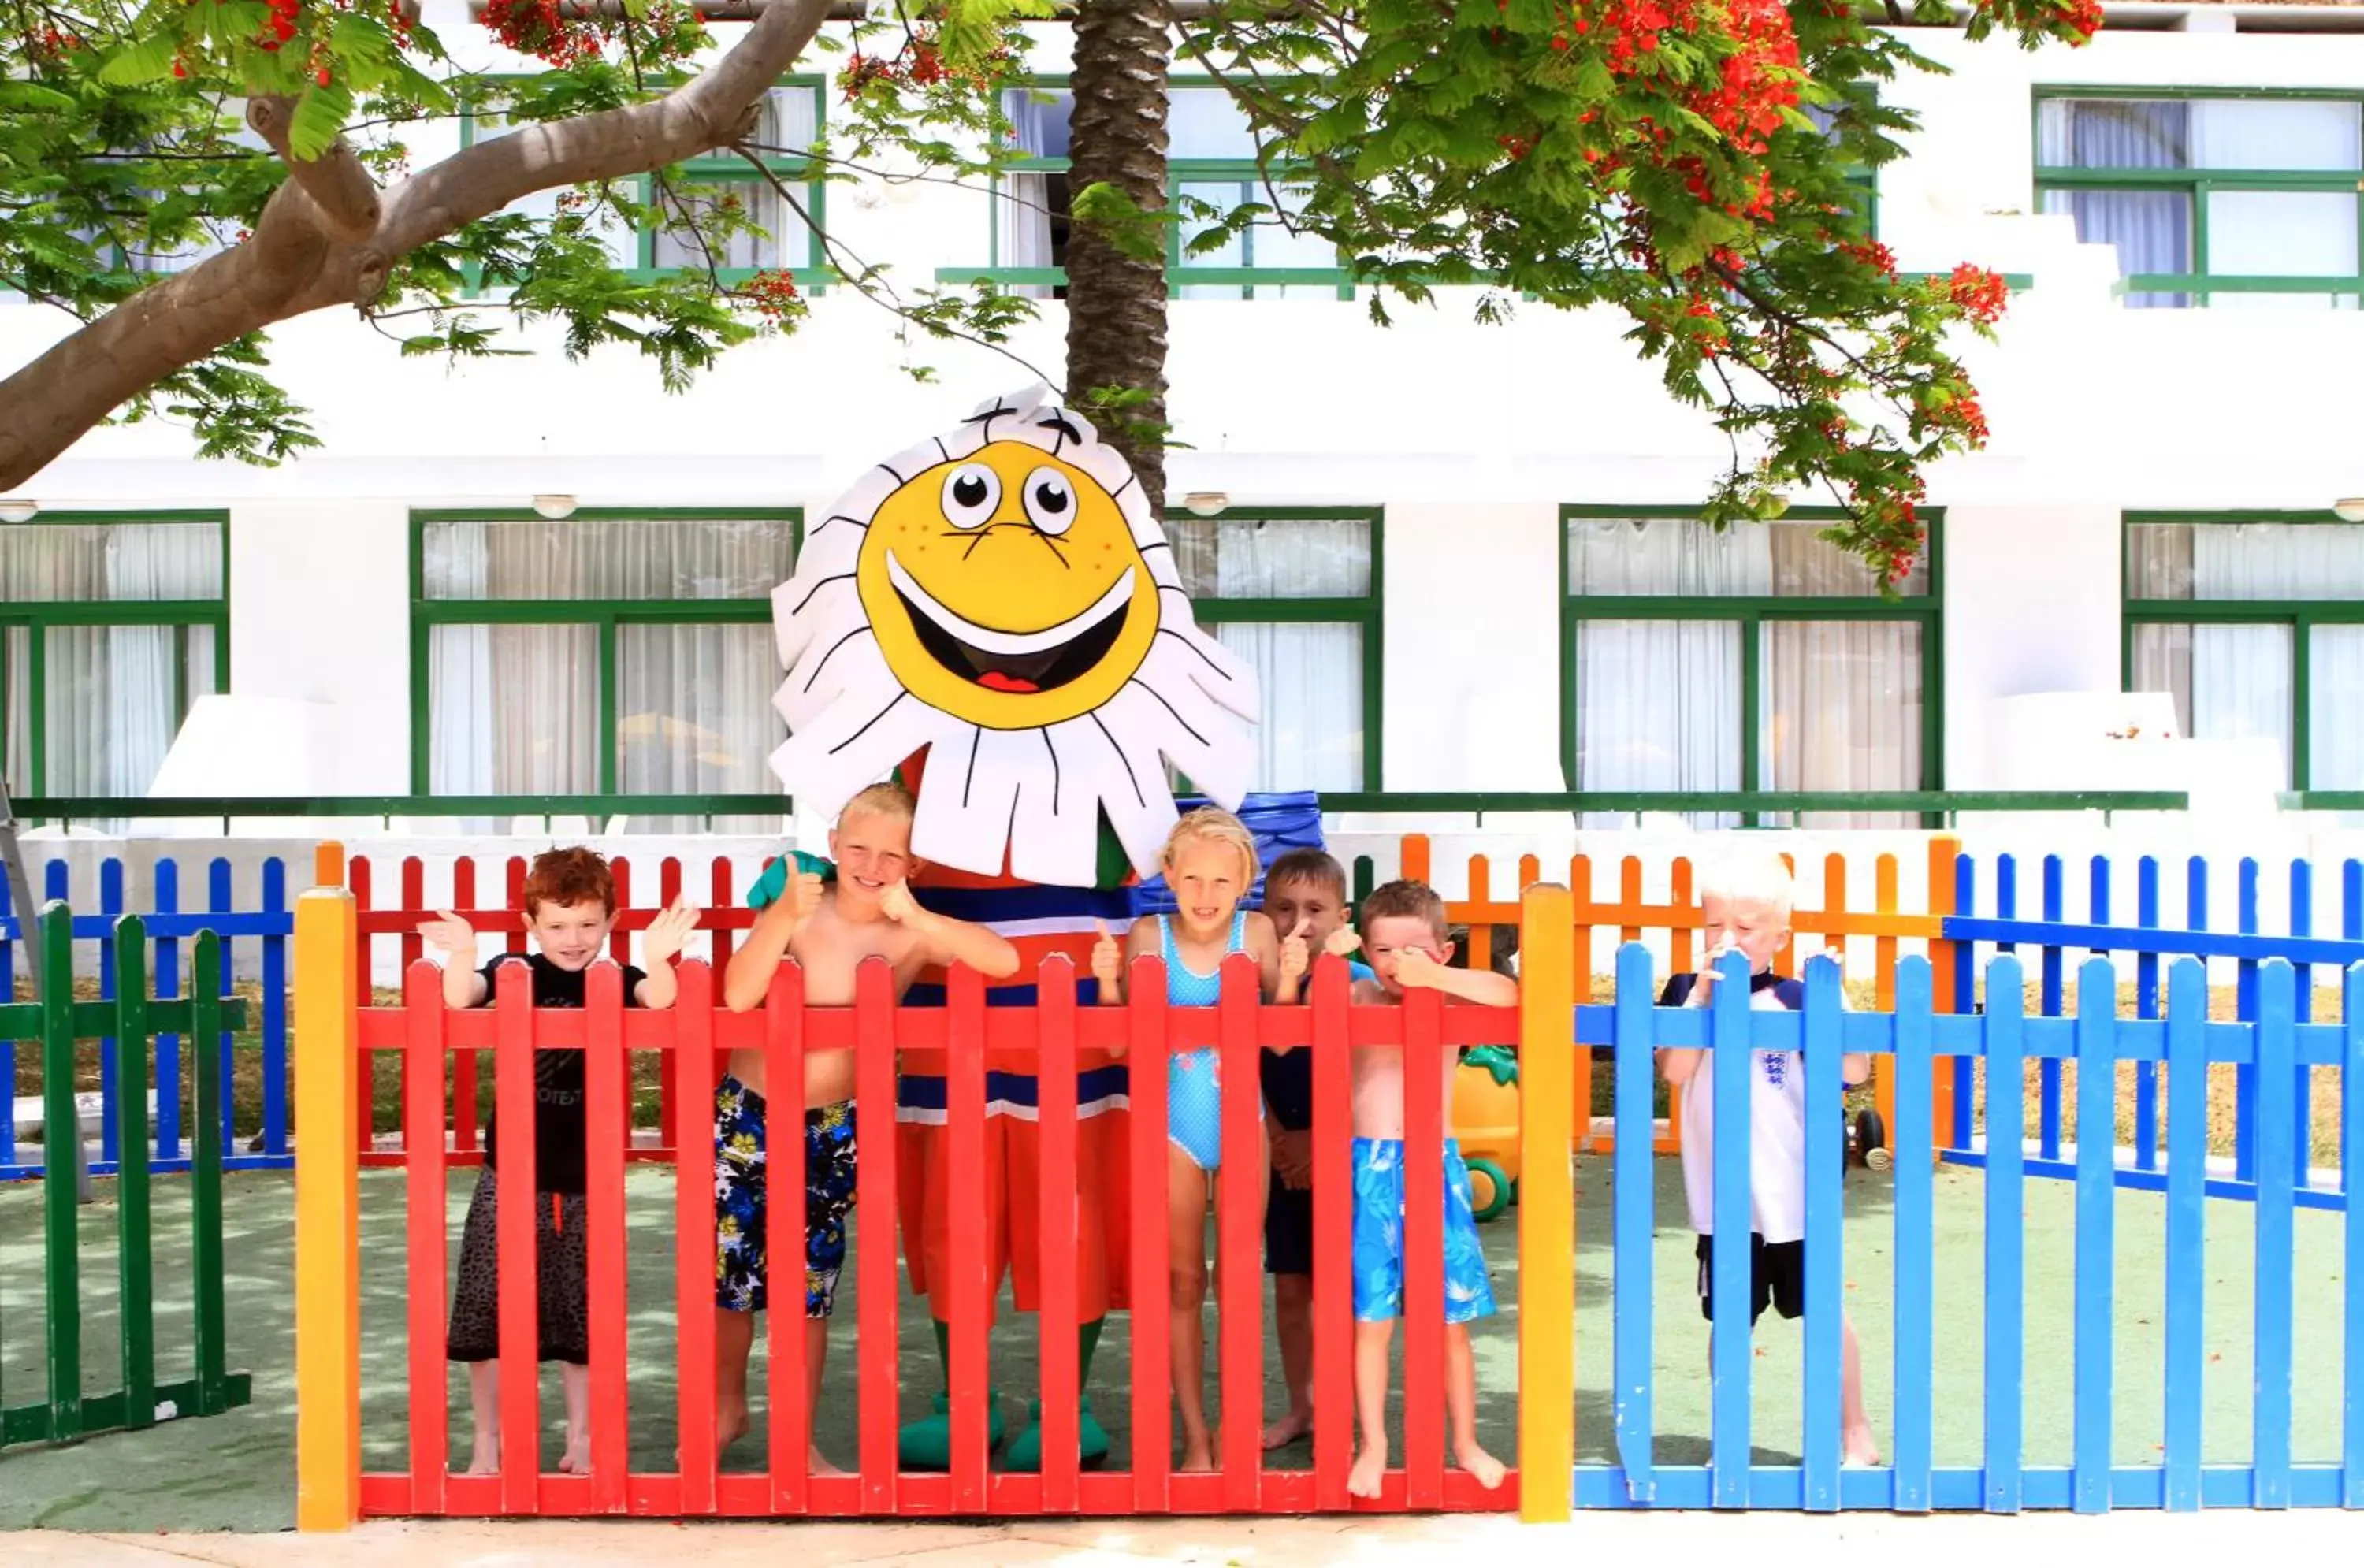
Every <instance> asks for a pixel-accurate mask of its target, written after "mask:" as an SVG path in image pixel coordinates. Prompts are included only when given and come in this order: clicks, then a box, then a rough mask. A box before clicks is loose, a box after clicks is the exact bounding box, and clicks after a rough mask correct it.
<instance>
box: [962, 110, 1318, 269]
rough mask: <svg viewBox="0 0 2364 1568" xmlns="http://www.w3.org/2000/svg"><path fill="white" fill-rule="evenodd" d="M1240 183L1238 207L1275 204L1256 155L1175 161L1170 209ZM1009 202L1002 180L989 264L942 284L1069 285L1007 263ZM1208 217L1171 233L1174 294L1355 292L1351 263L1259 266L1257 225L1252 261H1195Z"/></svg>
mask: <svg viewBox="0 0 2364 1568" xmlns="http://www.w3.org/2000/svg"><path fill="white" fill-rule="evenodd" d="M1072 83H1073V78H1071V77H1069V76H1066V75H1064V74H1058V75H1043V76H1036V77H1031V78H1029V79H1028V80H1027V82H1026V83H1024V85H1023V87H1022V88H1021V89H1018V90H1022V91H1032V92H1036V93H1051V94H1057V93H1065V92H1067V91H1069V90H1070V87H1071V85H1072ZM1221 85H1222V83H1221V82H1219V81H1217V80H1216V79H1215V78H1214V77H1212V76H1204V75H1198V76H1190V75H1183V76H1176V77H1174V78H1173V79H1172V81H1171V82H1170V83H1168V87H1169V90H1170V91H1175V92H1180V91H1186V90H1189V89H1220V88H1221ZM1069 167H1070V161H1069V160H1067V159H1065V158H1021V159H1018V160H1016V161H1013V162H1012V163H1011V164H1010V165H1009V172H1011V173H1018V174H1031V173H1039V174H1064V173H1065V172H1067V170H1068V168H1069ZM1290 167H1291V166H1290V165H1288V164H1286V163H1280V164H1276V165H1275V167H1274V168H1273V170H1272V179H1273V183H1275V184H1277V185H1285V184H1286V183H1287V182H1288V173H1289V171H1290ZM1222 183H1236V184H1237V185H1238V186H1239V188H1240V195H1239V197H1238V200H1237V202H1236V204H1235V205H1237V206H1246V205H1247V204H1249V203H1251V202H1254V203H1258V204H1261V205H1265V206H1269V205H1271V200H1272V198H1271V195H1270V193H1268V192H1267V191H1266V189H1265V171H1264V170H1263V169H1262V168H1260V167H1259V166H1258V165H1257V163H1256V161H1255V160H1254V159H1253V158H1175V159H1170V160H1169V161H1168V162H1167V165H1166V172H1165V200H1166V204H1167V206H1168V207H1169V208H1171V207H1173V206H1176V204H1177V203H1178V202H1179V201H1180V199H1181V195H1182V189H1183V187H1184V186H1186V185H1210V184H1222ZM1004 200H1005V197H1004V196H1003V195H1002V187H1001V181H1000V180H999V179H998V178H997V179H996V180H995V181H994V184H993V194H992V203H993V214H994V216H993V218H992V220H991V221H990V222H989V223H988V226H987V250H986V255H987V264H986V265H985V266H984V267H982V268H979V267H975V266H967V267H958V266H955V267H939V268H937V269H936V281H937V282H938V283H941V284H965V283H974V282H978V281H986V282H990V283H995V284H1001V285H1003V286H1006V287H1030V286H1031V287H1061V286H1064V285H1065V284H1066V281H1067V272H1066V269H1065V268H1064V267H1018V266H1004V265H1003V264H1002V259H1001V228H1000V223H999V218H998V215H999V208H1000V205H1001V203H1002V202H1003V201H1004ZM1205 227H1206V224H1205V223H1204V222H1203V221H1198V220H1193V219H1190V218H1188V217H1185V218H1183V219H1181V220H1180V221H1179V222H1176V223H1175V224H1173V225H1170V226H1169V227H1168V228H1167V230H1166V245H1165V288H1166V295H1167V297H1169V298H1177V299H1178V298H1180V297H1181V295H1182V291H1183V290H1184V289H1186V288H1190V289H1197V288H1209V287H1214V288H1228V287H1237V288H1238V289H1239V291H1240V297H1241V298H1243V299H1254V298H1255V297H1256V290H1257V288H1258V287H1259V286H1261V287H1264V288H1266V289H1275V288H1284V287H1299V288H1304V287H1311V288H1328V289H1332V290H1333V291H1334V292H1335V294H1336V295H1337V297H1338V298H1340V299H1346V300H1351V299H1353V298H1354V297H1355V280H1354V273H1353V272H1351V271H1350V270H1349V269H1348V268H1346V267H1345V266H1344V265H1333V266H1328V267H1267V266H1259V265H1257V264H1256V263H1255V261H1254V256H1255V241H1256V230H1255V228H1254V227H1253V226H1252V227H1251V228H1249V230H1248V231H1247V232H1246V233H1245V234H1243V236H1242V239H1243V247H1244V250H1245V253H1246V258H1247V260H1246V263H1245V264H1244V265H1239V266H1217V265H1214V264H1211V263H1207V262H1199V261H1191V260H1189V259H1188V257H1186V256H1185V255H1184V254H1183V249H1184V243H1185V240H1186V238H1187V236H1188V234H1190V233H1195V232H1198V231H1199V230H1200V229H1203V228H1205Z"/></svg>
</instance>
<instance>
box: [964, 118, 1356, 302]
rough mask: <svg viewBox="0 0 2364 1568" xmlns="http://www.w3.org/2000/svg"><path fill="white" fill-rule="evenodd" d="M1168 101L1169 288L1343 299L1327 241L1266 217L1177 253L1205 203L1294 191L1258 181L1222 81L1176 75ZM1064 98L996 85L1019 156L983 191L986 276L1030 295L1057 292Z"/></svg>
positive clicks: (1261, 202) (1065, 195) (1227, 203)
mask: <svg viewBox="0 0 2364 1568" xmlns="http://www.w3.org/2000/svg"><path fill="white" fill-rule="evenodd" d="M1167 102H1168V107H1167V110H1166V134H1167V137H1168V139H1169V148H1168V153H1167V172H1166V181H1167V183H1166V200H1167V203H1168V205H1169V206H1173V207H1175V208H1176V211H1177V213H1178V214H1179V217H1180V221H1179V222H1177V223H1176V224H1175V225H1174V226H1173V228H1172V229H1171V231H1170V232H1171V238H1170V239H1169V241H1168V248H1167V251H1166V258H1165V261H1166V268H1167V273H1166V276H1167V282H1168V284H1169V286H1170V287H1171V288H1172V290H1173V292H1174V293H1175V295H1176V297H1178V298H1183V299H1274V298H1278V297H1280V296H1282V295H1289V296H1291V297H1299V298H1302V297H1318V298H1324V299H1338V298H1352V297H1353V295H1354V286H1353V284H1351V283H1350V282H1348V281H1347V276H1346V272H1345V271H1344V268H1342V267H1341V266H1340V265H1339V263H1338V253H1337V251H1336V250H1335V249H1334V248H1333V247H1332V246H1331V245H1330V243H1329V242H1328V241H1327V240H1324V239H1319V238H1317V237H1314V236H1311V235H1300V234H1292V233H1290V232H1289V231H1288V229H1287V228H1284V227H1283V226H1282V225H1281V223H1280V222H1279V221H1278V220H1277V218H1275V217H1270V216H1269V215H1268V216H1266V217H1263V218H1261V219H1259V220H1258V221H1257V222H1256V223H1255V224H1254V225H1253V226H1252V227H1250V228H1247V229H1246V230H1245V231H1243V232H1242V233H1240V234H1235V235H1232V237H1230V238H1229V239H1227V240H1226V241H1225V243H1224V244H1223V246H1222V248H1221V250H1214V251H1210V252H1208V253H1205V254H1200V255H1195V256H1193V255H1186V254H1185V250H1186V248H1187V247H1188V242H1189V239H1190V238H1191V237H1192V236H1195V235H1198V234H1202V233H1205V232H1206V231H1208V230H1209V229H1210V228H1213V227H1214V223H1215V219H1214V218H1213V217H1210V216H1209V211H1210V209H1211V210H1212V211H1213V212H1215V213H1217V214H1228V213H1231V212H1233V211H1236V210H1237V209H1238V208H1240V207H1243V206H1248V205H1250V204H1255V205H1258V206H1266V207H1271V206H1278V207H1280V208H1282V209H1284V210H1290V211H1293V210H1297V209H1298V208H1299V207H1300V206H1301V205H1302V202H1303V199H1304V197H1303V193H1302V192H1301V191H1298V190H1293V189H1291V187H1290V186H1289V185H1288V181H1287V179H1286V177H1285V174H1277V175H1276V177H1275V179H1274V181H1273V187H1274V188H1272V189H1267V187H1266V178H1265V175H1264V173H1263V172H1262V171H1260V170H1259V169H1258V167H1257V164H1256V144H1255V136H1254V131H1253V130H1252V129H1251V128H1250V127H1249V125H1248V122H1247V119H1246V117H1244V116H1243V115H1242V114H1241V113H1240V111H1239V109H1238V108H1237V106H1234V105H1233V104H1232V99H1231V95H1230V94H1228V93H1226V92H1225V91H1224V90H1223V89H1222V88H1221V87H1212V86H1190V85H1177V86H1176V87H1175V88H1173V89H1172V91H1171V92H1170V93H1169V94H1168V95H1167ZM1075 106H1076V100H1075V95H1074V94H1073V93H1071V92H1069V91H1068V90H1067V88H1066V87H1065V86H1064V85H1043V86H1037V87H1014V88H1010V89H1009V90H1008V91H1006V92H1004V93H1003V95H1002V99H1001V112H1002V116H1003V117H1004V118H1005V119H1006V120H1007V121H1008V123H1009V137H1010V139H1011V142H1012V145H1013V146H1014V147H1015V148H1016V150H1018V152H1019V153H1020V161H1019V163H1018V166H1017V168H1016V170H1015V171H1014V172H1009V173H1007V174H1004V175H1003V176H1002V177H1001V178H1000V180H999V182H998V184H997V186H996V189H995V192H994V200H993V213H994V221H993V236H992V252H991V267H990V270H989V271H988V272H987V276H990V277H993V278H995V279H996V280H997V281H998V282H1000V283H1003V284H1007V285H1009V287H1010V288H1011V290H1012V292H1014V293H1019V294H1023V295H1028V296H1030V297H1032V298H1038V299H1048V298H1051V297H1054V296H1064V294H1065V277H1064V274H1063V273H1062V272H1061V269H1062V268H1064V267H1065V265H1066V260H1067V231H1068V227H1069V223H1068V211H1069V208H1068V201H1069V196H1070V193H1069V191H1068V188H1067V121H1068V117H1069V116H1070V115H1071V114H1073V113H1074V110H1075ZM1276 195H1277V201H1276ZM1194 203H1203V204H1205V206H1193V205H1192V204H1194ZM937 275H938V277H939V279H940V280H942V281H944V282H950V283H958V282H966V281H967V280H969V279H970V278H973V277H975V276H976V269H975V268H973V267H966V268H964V267H947V268H942V269H940V270H939V272H938V274H937Z"/></svg>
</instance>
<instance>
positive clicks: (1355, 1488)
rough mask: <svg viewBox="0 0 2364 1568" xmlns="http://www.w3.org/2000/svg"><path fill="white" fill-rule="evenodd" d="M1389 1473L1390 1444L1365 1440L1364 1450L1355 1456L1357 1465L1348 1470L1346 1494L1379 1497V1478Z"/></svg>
mask: <svg viewBox="0 0 2364 1568" xmlns="http://www.w3.org/2000/svg"><path fill="white" fill-rule="evenodd" d="M1387 1473H1388V1445H1387V1444H1385V1443H1375V1442H1365V1443H1364V1444H1363V1451H1362V1452H1360V1453H1358V1454H1356V1455H1355V1467H1354V1468H1353V1469H1352V1470H1349V1471H1348V1472H1346V1496H1350V1497H1377V1496H1378V1495H1379V1479H1380V1477H1382V1476H1384V1475H1385V1474H1387Z"/></svg>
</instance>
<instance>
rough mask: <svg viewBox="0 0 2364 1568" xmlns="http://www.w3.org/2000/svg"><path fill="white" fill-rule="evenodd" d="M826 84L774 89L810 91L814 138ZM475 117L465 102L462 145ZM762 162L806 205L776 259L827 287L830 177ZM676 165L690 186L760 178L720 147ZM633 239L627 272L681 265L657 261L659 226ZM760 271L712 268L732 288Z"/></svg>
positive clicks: (639, 274)
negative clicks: (790, 250)
mask: <svg viewBox="0 0 2364 1568" xmlns="http://www.w3.org/2000/svg"><path fill="white" fill-rule="evenodd" d="M827 87H828V83H827V80H826V79H825V78H823V77H821V76H818V75H812V74H809V73H805V74H797V75H789V76H783V77H781V78H780V79H779V81H778V82H777V83H775V84H774V86H773V88H772V91H775V92H777V91H780V90H782V89H791V90H795V91H798V92H805V93H809V94H810V95H811V96H812V103H813V137H814V139H815V140H816V141H818V140H819V139H820V138H822V137H823V136H825V135H826V134H827V132H828V128H829V93H828V91H827ZM477 121H478V114H477V111H476V109H475V107H474V104H473V103H463V105H462V106H461V111H460V145H461V146H462V147H463V148H464V147H470V146H473V145H474V142H475V137H476V127H477ZM763 164H764V170H765V172H768V173H770V174H772V175H773V176H774V177H775V178H776V179H778V180H779V182H780V183H782V184H784V185H786V186H789V187H790V188H791V189H794V188H796V187H798V186H801V187H802V189H801V190H800V191H798V193H797V199H798V200H799V201H801V202H802V203H803V204H804V210H805V213H806V215H807V217H809V218H810V220H811V221H810V223H809V224H808V225H806V226H804V236H803V244H802V246H801V248H800V251H799V253H798V254H797V255H793V256H791V255H788V254H786V241H785V240H783V239H780V238H779V237H778V236H774V237H773V238H772V239H771V241H770V242H771V243H773V244H775V245H778V246H780V247H781V248H782V254H781V256H780V258H779V261H778V262H777V263H776V264H777V265H778V266H781V267H784V268H786V269H787V270H788V271H789V272H794V273H795V274H796V276H797V282H798V283H799V284H806V285H808V292H809V293H813V294H818V293H820V291H821V290H822V289H823V288H824V287H826V285H827V284H828V283H829V281H831V277H832V276H833V270H832V269H831V268H830V267H829V265H828V259H827V257H826V256H825V255H824V254H823V252H822V249H821V244H820V234H821V232H823V231H825V230H826V229H827V228H828V226H829V208H828V203H829V184H828V182H827V181H825V180H823V179H822V178H821V177H820V168H819V166H818V165H817V164H816V163H815V162H814V161H812V160H811V159H808V158H797V157H788V156H785V155H780V154H774V153H765V154H764V155H763ZM679 167H680V169H681V172H682V175H683V183H685V184H688V185H695V186H732V185H754V184H756V183H758V176H757V175H756V173H755V172H754V171H753V169H751V168H749V167H748V165H747V161H746V160H745V159H744V158H742V157H740V156H739V155H738V154H737V153H734V152H730V151H727V150H719V149H718V150H712V151H708V152H707V153H704V154H701V155H700V156H698V157H696V158H692V159H689V160H687V161H685V162H683V163H682V164H681V165H679ZM632 183H633V184H634V185H635V187H636V188H637V190H638V192H639V195H638V198H637V199H638V200H639V201H641V203H642V204H643V205H645V204H646V203H647V202H648V200H649V195H650V191H651V190H652V187H653V185H654V181H653V180H652V178H651V177H650V176H648V175H645V174H643V175H637V176H634V177H632ZM631 243H632V245H633V246H634V251H633V256H634V259H633V261H631V262H630V264H628V265H627V266H626V267H625V268H624V272H625V274H626V275H627V276H628V277H630V278H633V279H635V280H637V281H641V282H647V281H650V280H652V279H655V278H659V277H663V276H667V275H669V274H671V273H672V272H678V271H682V270H683V269H680V268H675V267H660V266H659V265H657V260H656V251H657V243H658V228H657V226H655V225H647V224H644V225H642V226H641V228H640V229H639V230H638V232H637V234H636V235H635V236H634V237H633V239H632V240H631ZM762 270H763V269H761V268H755V267H719V268H717V269H716V270H715V275H716V276H718V277H719V278H720V279H721V280H722V282H723V283H724V284H729V285H731V286H734V287H735V286H736V285H738V284H743V283H745V282H747V280H748V279H750V278H752V277H753V276H754V275H755V273H756V272H759V271H762ZM484 289H485V284H484V283H483V280H482V278H481V277H480V276H479V274H478V270H477V269H476V268H475V267H474V265H473V264H471V266H470V268H469V272H468V278H467V292H468V293H469V294H470V295H476V294H481V293H483V292H484Z"/></svg>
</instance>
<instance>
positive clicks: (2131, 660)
mask: <svg viewBox="0 0 2364 1568" xmlns="http://www.w3.org/2000/svg"><path fill="white" fill-rule="evenodd" d="M2125 632H2126V641H2125V676H2126V686H2127V689H2128V690H2130V691H2141V692H2168V693H2171V694H2172V695H2174V698H2175V716H2176V720H2177V724H2178V729H2179V733H2181V734H2184V735H2190V736H2193V737H2196V738H2198V739H2200V740H2227V739H2239V738H2243V737H2253V738H2258V739H2262V740H2269V741H2271V742H2273V744H2274V746H2275V749H2276V750H2277V751H2279V752H2280V755H2281V758H2282V762H2283V768H2284V777H2283V784H2284V786H2285V787H2287V788H2291V789H2319V790H2354V789H2364V726H2358V724H2357V723H2356V722H2355V717H2354V716H2355V707H2356V700H2357V694H2358V692H2364V525H2356V524H2349V523H2341V522H2337V521H2335V520H2333V519H2332V518H2331V517H2329V515H2328V514H2325V515H2323V516H2322V517H2317V516H2315V515H2314V514H2311V513H2302V514H2292V513H2286V512H2283V513H2256V514H2251V515H2249V516H2247V517H2241V516H2237V515H2224V516H2206V517H2194V516H2191V515H2181V516H2179V515H2177V514H2174V513H2129V514H2127V517H2126V606H2125Z"/></svg>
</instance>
